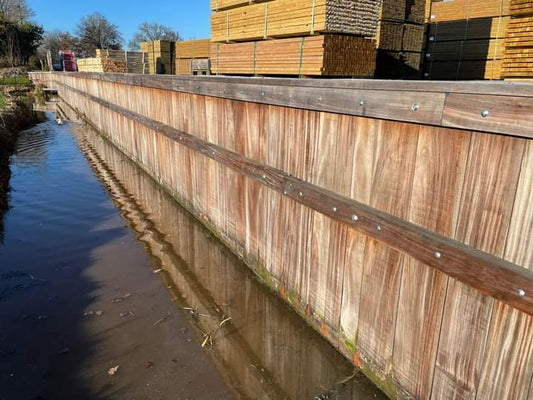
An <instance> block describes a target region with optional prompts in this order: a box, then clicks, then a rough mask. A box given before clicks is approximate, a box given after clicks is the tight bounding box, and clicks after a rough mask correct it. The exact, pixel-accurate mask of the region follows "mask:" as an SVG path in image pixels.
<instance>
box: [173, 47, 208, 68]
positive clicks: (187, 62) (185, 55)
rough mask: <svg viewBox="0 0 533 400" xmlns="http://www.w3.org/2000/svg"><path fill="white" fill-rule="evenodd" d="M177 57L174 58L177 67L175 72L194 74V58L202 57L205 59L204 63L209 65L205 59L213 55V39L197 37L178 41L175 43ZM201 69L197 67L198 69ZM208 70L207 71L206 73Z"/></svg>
mask: <svg viewBox="0 0 533 400" xmlns="http://www.w3.org/2000/svg"><path fill="white" fill-rule="evenodd" d="M175 53H176V58H175V60H174V62H175V67H174V72H175V74H176V75H192V74H193V72H194V71H195V69H194V68H192V66H193V63H192V61H193V60H196V59H202V60H204V61H202V62H203V64H202V65H208V63H207V64H206V63H205V60H206V59H207V60H208V59H209V57H210V55H211V40H210V39H197V40H187V41H181V42H176V45H175ZM198 70H199V69H198V68H197V69H196V71H198ZM207 73H208V72H207V71H206V73H205V74H207Z"/></svg>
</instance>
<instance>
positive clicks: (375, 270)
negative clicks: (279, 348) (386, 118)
mask: <svg viewBox="0 0 533 400" xmlns="http://www.w3.org/2000/svg"><path fill="white" fill-rule="evenodd" d="M418 131H419V129H418V127H416V128H413V127H412V126H410V125H408V124H398V123H389V122H385V123H383V124H382V125H381V131H380V132H379V134H378V142H377V146H376V150H375V152H376V158H375V164H374V171H373V177H372V188H371V194H370V205H371V206H372V207H376V208H378V209H380V210H383V211H385V212H388V213H391V214H392V215H395V216H397V217H400V218H406V217H407V215H408V210H409V201H410V193H411V190H412V183H413V174H414V162H415V156H416V149H417V143H418ZM403 257H404V256H403V255H402V254H401V253H400V252H398V251H397V250H394V249H392V248H391V247H389V246H385V245H384V244H382V243H380V242H378V241H376V240H375V239H373V238H367V241H366V249H365V254H364V261H363V262H364V267H363V282H362V293H361V304H360V311H359V331H358V335H357V347H358V348H359V349H360V351H361V353H362V356H363V357H365V358H366V360H364V361H365V362H367V363H368V361H369V360H372V362H373V363H374V364H375V367H376V368H377V370H378V371H380V373H381V374H382V375H386V374H388V373H389V372H390V370H391V367H392V350H393V344H394V330H395V323H396V310H397V304H398V295H399V287H400V279H401V264H402V259H403Z"/></svg>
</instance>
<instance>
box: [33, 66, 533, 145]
mask: <svg viewBox="0 0 533 400" xmlns="http://www.w3.org/2000/svg"><path fill="white" fill-rule="evenodd" d="M61 73H65V72H54V73H52V74H61ZM68 74H69V76H76V77H80V78H85V79H95V80H102V81H108V82H114V83H121V84H126V85H136V86H143V87H150V88H156V89H164V90H173V91H179V92H184V93H191V94H198V95H205V96H211V97H220V98H226V99H231V100H242V101H249V102H255V103H261V104H271V105H278V106H285V107H292V108H301V109H308V110H316V111H328V112H333V113H340V114H348V115H356V116H363V117H370V118H380V119H387V120H395V121H406V122H414V123H420V124H426V125H435V126H445V127H453V128H460V129H467V130H474V131H482V132H488V133H500V134H504V135H511V136H522V137H527V138H533V84H532V83H529V82H484V81H479V82H478V81H472V82H444V81H443V82H438V81H432V82H428V81H391V80H365V79H361V80H353V79H351V80H347V79H339V80H328V79H310V80H298V79H261V78H259V79H258V78H228V77H224V78H219V77H209V76H205V77H204V76H201V77H191V76H187V77H181V76H150V75H136V74H98V73H80V72H69V73H68ZM30 75H31V76H35V73H31V74H30ZM455 94H457V95H471V96H467V97H464V100H465V101H466V103H464V104H459V108H460V109H459V110H456V108H457V104H456V102H455V101H453V99H454V98H455V97H454V96H452V95H455ZM361 102H362V103H361ZM361 104H362V105H361ZM415 105H417V106H418V109H416V106H415ZM502 105H505V106H504V107H502ZM415 109H416V110H415ZM485 109H486V110H488V111H489V114H488V116H486V117H483V116H482V112H483V110H485Z"/></svg>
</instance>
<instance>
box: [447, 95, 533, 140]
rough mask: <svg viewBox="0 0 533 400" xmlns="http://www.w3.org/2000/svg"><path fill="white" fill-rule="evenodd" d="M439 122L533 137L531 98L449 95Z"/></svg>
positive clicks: (465, 127)
mask: <svg viewBox="0 0 533 400" xmlns="http://www.w3.org/2000/svg"><path fill="white" fill-rule="evenodd" d="M484 113H488V114H487V116H485V117H483V115H484ZM442 124H443V125H444V126H450V127H456V128H463V129H474V130H482V131H486V132H497V133H503V134H513V135H517V136H524V137H528V138H533V98H522V97H504V96H494V97H492V96H481V95H466V94H449V95H448V97H447V98H446V105H445V106H444V113H443V117H442Z"/></svg>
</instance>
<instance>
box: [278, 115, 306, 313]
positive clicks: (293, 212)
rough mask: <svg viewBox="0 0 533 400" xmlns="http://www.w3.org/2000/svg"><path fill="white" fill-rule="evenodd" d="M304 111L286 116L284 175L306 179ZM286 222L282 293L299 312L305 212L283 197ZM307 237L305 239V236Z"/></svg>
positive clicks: (297, 204) (296, 204) (299, 206)
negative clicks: (302, 221) (302, 223)
mask: <svg viewBox="0 0 533 400" xmlns="http://www.w3.org/2000/svg"><path fill="white" fill-rule="evenodd" d="M308 113H309V112H308V111H305V110H296V109H295V110H291V111H290V112H287V114H286V123H285V129H284V133H283V136H284V138H285V145H284V147H285V148H286V152H285V158H286V161H285V163H284V164H285V171H286V172H287V173H288V174H291V175H292V176H296V177H298V178H300V179H303V177H304V173H305V168H304V166H305V159H306V150H307V147H306V140H307V137H308V132H307V121H308V118H307V114H308ZM284 203H285V220H284V232H285V235H284V236H285V238H284V241H283V245H284V249H283V254H284V266H283V271H282V283H283V292H284V293H282V294H284V295H285V297H286V299H287V301H289V302H291V303H292V305H293V306H294V307H296V308H297V309H300V307H301V296H300V292H299V283H300V282H299V279H298V278H299V276H300V275H299V268H302V267H303V265H302V264H300V262H299V257H300V249H301V245H302V241H305V236H304V235H306V233H304V232H302V229H301V219H302V217H303V214H302V212H303V210H304V207H302V206H301V205H300V204H299V203H297V202H295V201H293V200H291V199H290V198H288V197H284ZM302 233H304V235H302Z"/></svg>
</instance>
